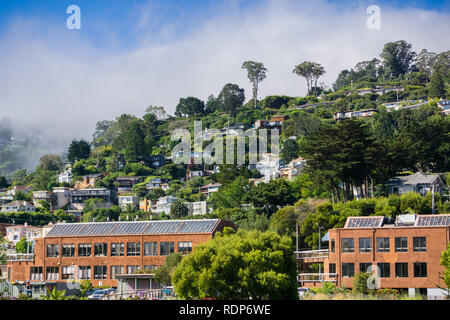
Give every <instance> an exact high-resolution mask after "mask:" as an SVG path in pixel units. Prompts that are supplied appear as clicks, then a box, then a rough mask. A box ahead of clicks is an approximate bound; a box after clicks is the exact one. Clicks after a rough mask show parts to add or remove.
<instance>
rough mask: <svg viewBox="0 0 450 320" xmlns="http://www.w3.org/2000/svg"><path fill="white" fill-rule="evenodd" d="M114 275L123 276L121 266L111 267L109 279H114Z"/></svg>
mask: <svg viewBox="0 0 450 320" xmlns="http://www.w3.org/2000/svg"><path fill="white" fill-rule="evenodd" d="M116 274H123V266H111V279H116Z"/></svg>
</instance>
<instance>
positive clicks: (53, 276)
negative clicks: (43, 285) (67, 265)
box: [45, 267, 59, 280]
mask: <svg viewBox="0 0 450 320" xmlns="http://www.w3.org/2000/svg"><path fill="white" fill-rule="evenodd" d="M45 273H46V279H47V280H59V267H47V268H46V270H45Z"/></svg>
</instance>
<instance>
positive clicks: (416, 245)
mask: <svg viewBox="0 0 450 320" xmlns="http://www.w3.org/2000/svg"><path fill="white" fill-rule="evenodd" d="M413 251H415V252H425V251H427V238H425V237H414V238H413Z"/></svg>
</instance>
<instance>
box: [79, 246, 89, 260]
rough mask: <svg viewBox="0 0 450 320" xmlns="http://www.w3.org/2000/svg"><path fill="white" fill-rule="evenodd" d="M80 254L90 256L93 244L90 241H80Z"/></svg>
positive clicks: (80, 255)
mask: <svg viewBox="0 0 450 320" xmlns="http://www.w3.org/2000/svg"><path fill="white" fill-rule="evenodd" d="M78 256H79V257H90V256H91V244H90V243H80V244H79V245H78Z"/></svg>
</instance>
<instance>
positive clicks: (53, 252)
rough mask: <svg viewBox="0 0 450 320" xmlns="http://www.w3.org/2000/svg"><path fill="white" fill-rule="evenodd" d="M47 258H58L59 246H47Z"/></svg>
mask: <svg viewBox="0 0 450 320" xmlns="http://www.w3.org/2000/svg"><path fill="white" fill-rule="evenodd" d="M47 257H48V258H54V257H59V244H48V245H47Z"/></svg>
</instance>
